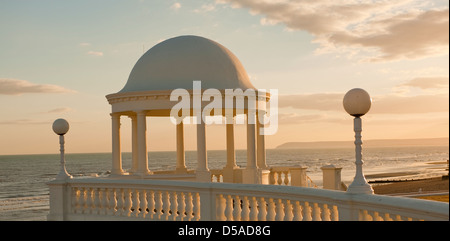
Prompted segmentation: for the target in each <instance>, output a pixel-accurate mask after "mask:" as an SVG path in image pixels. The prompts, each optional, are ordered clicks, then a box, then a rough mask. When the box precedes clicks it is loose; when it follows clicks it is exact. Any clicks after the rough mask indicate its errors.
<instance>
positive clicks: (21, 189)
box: [0, 146, 449, 221]
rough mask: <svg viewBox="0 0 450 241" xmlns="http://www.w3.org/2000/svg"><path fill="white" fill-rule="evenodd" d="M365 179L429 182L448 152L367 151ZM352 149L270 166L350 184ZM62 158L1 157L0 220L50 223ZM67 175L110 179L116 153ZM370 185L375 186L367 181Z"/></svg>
mask: <svg viewBox="0 0 450 241" xmlns="http://www.w3.org/2000/svg"><path fill="white" fill-rule="evenodd" d="M363 152H364V153H363V159H364V166H363V168H364V173H365V174H366V175H367V176H374V174H379V173H398V172H403V173H406V175H405V176H403V178H409V179H410V178H425V177H434V176H439V175H443V174H445V173H446V171H445V168H446V167H447V162H446V161H447V160H448V159H449V147H448V146H425V147H420V146H410V147H368V148H364V149H363ZM207 154H208V167H209V169H222V168H223V167H224V166H225V165H226V151H225V150H209V151H208V153H207ZM354 155H355V154H354V149H353V148H321V149H317V148H316V149H314V148H312V149H267V150H266V160H267V161H266V162H267V165H268V166H270V167H274V166H306V167H308V169H307V175H308V176H309V177H310V178H311V179H312V180H313V182H314V183H315V184H316V185H318V186H319V187H320V186H321V185H322V171H321V169H320V167H322V166H325V165H329V164H333V165H335V166H338V167H342V181H343V182H345V183H346V184H347V185H348V184H350V183H351V181H352V180H353V177H354V173H355V164H354ZM148 157H149V161H148V163H149V169H150V170H154V171H157V170H174V169H175V167H176V152H175V151H157V152H155V151H153V152H149V153H148ZM246 157H247V154H246V150H236V163H237V165H238V166H240V167H241V168H245V166H246ZM59 158H60V155H59V153H55V154H34V155H33V154H27V155H0V220H3V221H6V220H11V221H13V220H18V221H19V220H24V221H25V220H46V216H47V214H48V211H49V190H48V186H47V185H46V183H48V182H49V181H51V180H53V179H54V178H55V177H56V175H57V174H58V172H59V168H60V166H59ZM65 158H66V169H67V171H68V172H69V173H70V174H71V175H72V176H73V177H74V178H82V177H89V176H92V177H97V176H106V175H107V174H108V173H109V171H110V170H111V165H112V164H111V153H67V154H66V155H65ZM122 159H123V169H125V170H127V169H130V168H131V153H129V152H125V153H122ZM196 159H197V153H196V151H195V150H194V151H186V166H187V167H188V169H194V170H195V168H196V166H197V164H196ZM368 180H370V179H369V178H368Z"/></svg>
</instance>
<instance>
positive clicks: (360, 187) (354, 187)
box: [347, 182, 373, 194]
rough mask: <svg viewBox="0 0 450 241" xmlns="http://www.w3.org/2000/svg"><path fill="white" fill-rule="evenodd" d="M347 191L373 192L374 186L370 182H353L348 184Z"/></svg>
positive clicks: (358, 192)
mask: <svg viewBox="0 0 450 241" xmlns="http://www.w3.org/2000/svg"><path fill="white" fill-rule="evenodd" d="M347 193H351V194H373V189H372V186H370V184H368V183H360V184H359V183H355V182H353V183H352V184H350V186H348V188H347Z"/></svg>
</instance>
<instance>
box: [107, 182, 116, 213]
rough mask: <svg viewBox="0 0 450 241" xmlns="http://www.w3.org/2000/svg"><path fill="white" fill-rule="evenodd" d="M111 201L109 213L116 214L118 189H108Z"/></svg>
mask: <svg viewBox="0 0 450 241" xmlns="http://www.w3.org/2000/svg"><path fill="white" fill-rule="evenodd" d="M108 196H109V203H108V210H107V213H108V215H115V214H116V211H117V199H116V189H114V188H111V189H108Z"/></svg>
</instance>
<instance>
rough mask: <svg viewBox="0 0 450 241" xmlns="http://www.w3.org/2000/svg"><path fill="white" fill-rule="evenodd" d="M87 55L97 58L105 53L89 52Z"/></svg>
mask: <svg viewBox="0 0 450 241" xmlns="http://www.w3.org/2000/svg"><path fill="white" fill-rule="evenodd" d="M86 54H87V55H92V56H97V57H101V56H103V52H99V51H89V52H87V53H86Z"/></svg>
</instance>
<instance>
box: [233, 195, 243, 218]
mask: <svg viewBox="0 0 450 241" xmlns="http://www.w3.org/2000/svg"><path fill="white" fill-rule="evenodd" d="M241 215H242V206H241V198H240V197H239V196H238V195H236V196H234V210H233V220H234V221H241V220H242V219H241Z"/></svg>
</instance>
